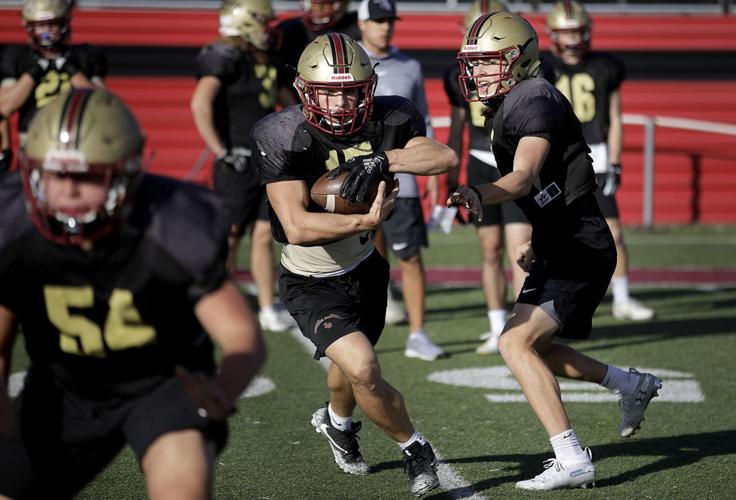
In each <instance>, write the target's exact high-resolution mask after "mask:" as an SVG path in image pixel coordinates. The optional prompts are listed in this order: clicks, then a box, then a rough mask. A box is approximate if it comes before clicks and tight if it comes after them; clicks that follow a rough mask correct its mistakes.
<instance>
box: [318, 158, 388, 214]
mask: <svg viewBox="0 0 736 500" xmlns="http://www.w3.org/2000/svg"><path fill="white" fill-rule="evenodd" d="M346 170H347V171H348V172H350V173H349V174H348V176H347V178H346V179H345V181H344V182H343V183H342V186H341V187H340V196H341V197H342V198H345V199H346V200H348V201H350V202H352V203H356V202H357V203H362V202H364V201H366V197H367V196H368V192H369V191H370V188H371V186H373V185H375V184H377V183H379V182H380V181H381V179H382V178H383V176H386V175H388V174H389V170H388V156H386V153H384V152H380V153H374V154H371V155H363V156H354V157H353V158H350V159H349V160H348V161H346V162H345V163H341V164H340V165H338V166H337V168H335V169H333V171H332V172H331V173H330V175H329V176H328V178H329V179H334V178H335V177H338V176H340V175H341V174H342V173H343V172H345V171H346Z"/></svg>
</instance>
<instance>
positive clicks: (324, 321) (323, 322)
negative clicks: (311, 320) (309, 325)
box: [314, 313, 343, 335]
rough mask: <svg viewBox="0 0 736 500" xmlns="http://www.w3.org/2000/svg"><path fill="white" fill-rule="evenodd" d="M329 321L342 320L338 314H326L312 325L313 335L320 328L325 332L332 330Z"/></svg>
mask: <svg viewBox="0 0 736 500" xmlns="http://www.w3.org/2000/svg"><path fill="white" fill-rule="evenodd" d="M331 319H343V317H342V316H340V315H339V314H334V313H332V314H328V315H327V316H325V317H324V318H322V319H319V320H317V323H315V324H314V334H315V335H316V334H317V330H319V328H320V327H322V328H324V329H325V330H331V329H332V326H333V324H332V321H330V320H331Z"/></svg>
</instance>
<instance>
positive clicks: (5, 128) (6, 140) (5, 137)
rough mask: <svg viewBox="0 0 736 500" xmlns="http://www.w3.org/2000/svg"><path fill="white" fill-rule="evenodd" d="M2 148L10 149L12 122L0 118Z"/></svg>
mask: <svg viewBox="0 0 736 500" xmlns="http://www.w3.org/2000/svg"><path fill="white" fill-rule="evenodd" d="M0 149H10V122H9V121H8V120H0Z"/></svg>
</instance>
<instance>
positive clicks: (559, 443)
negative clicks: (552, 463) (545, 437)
mask: <svg viewBox="0 0 736 500" xmlns="http://www.w3.org/2000/svg"><path fill="white" fill-rule="evenodd" d="M549 442H550V443H552V449H554V450H555V458H557V460H559V461H560V462H562V463H563V464H565V463H580V462H587V461H589V460H590V457H588V454H587V453H585V451H583V448H582V447H581V446H580V442H579V441H578V437H577V436H576V435H575V431H574V430H572V429H568V430H566V431H565V432H561V433H560V434H557V435H556V436H552V437H551V438H549Z"/></svg>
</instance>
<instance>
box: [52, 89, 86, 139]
mask: <svg viewBox="0 0 736 500" xmlns="http://www.w3.org/2000/svg"><path fill="white" fill-rule="evenodd" d="M91 95H92V90H91V89H77V90H73V91H72V92H71V93H70V94H69V96H67V99H66V102H65V103H64V110H63V112H62V113H61V123H60V124H59V141H60V142H61V144H62V145H63V147H64V149H77V148H78V147H79V133H80V130H81V127H80V123H81V121H82V114H83V112H84V108H85V107H86V104H87V101H88V100H89V98H90V96H91ZM72 138H73V139H74V140H72Z"/></svg>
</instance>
